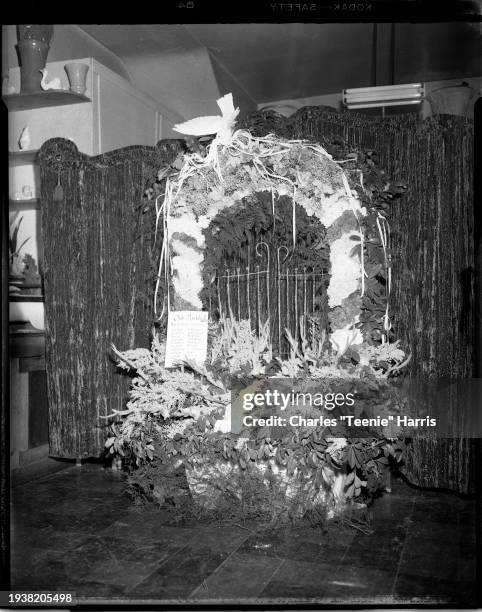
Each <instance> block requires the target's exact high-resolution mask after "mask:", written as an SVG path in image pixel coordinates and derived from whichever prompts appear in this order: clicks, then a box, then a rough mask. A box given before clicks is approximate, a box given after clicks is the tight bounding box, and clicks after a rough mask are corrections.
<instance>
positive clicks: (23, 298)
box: [8, 292, 45, 302]
mask: <svg viewBox="0 0 482 612" xmlns="http://www.w3.org/2000/svg"><path fill="white" fill-rule="evenodd" d="M8 301H9V302H44V301H45V298H44V296H43V295H27V294H25V293H20V292H19V293H10V294H9V296H8Z"/></svg>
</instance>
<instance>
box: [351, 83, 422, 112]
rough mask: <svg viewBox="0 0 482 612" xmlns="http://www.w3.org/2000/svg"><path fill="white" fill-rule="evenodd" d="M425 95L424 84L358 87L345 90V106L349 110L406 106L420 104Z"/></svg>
mask: <svg viewBox="0 0 482 612" xmlns="http://www.w3.org/2000/svg"><path fill="white" fill-rule="evenodd" d="M424 95H425V87H424V84H423V83H407V84H406V85H387V86H384V87H358V88H357V89H344V90H343V104H344V105H345V106H346V107H347V108H376V107H379V106H405V105H407V104H420V103H421V102H422V101H423V99H424Z"/></svg>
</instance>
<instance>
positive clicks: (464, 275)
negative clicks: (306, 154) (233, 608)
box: [244, 107, 475, 493]
mask: <svg viewBox="0 0 482 612" xmlns="http://www.w3.org/2000/svg"><path fill="white" fill-rule="evenodd" d="M244 123H245V127H248V128H249V129H251V130H252V131H253V132H254V133H256V134H257V135H265V134H267V133H269V132H273V133H275V134H277V135H279V136H284V137H286V138H307V139H311V140H315V141H318V142H321V143H322V144H323V142H332V141H333V139H334V138H342V139H343V140H344V141H345V142H347V143H348V144H349V145H352V146H353V147H354V148H357V149H365V150H374V151H377V153H378V155H379V163H380V167H381V168H383V169H384V170H385V171H386V174H387V177H388V178H389V179H391V180H394V181H401V182H403V183H405V184H406V185H407V187H408V190H407V193H406V194H405V195H404V197H403V198H402V199H401V200H398V201H395V202H394V204H393V206H392V209H391V217H390V225H391V229H392V244H393V279H394V283H393V295H392V304H391V311H392V315H393V317H394V319H395V326H396V332H397V337H400V338H401V340H402V343H403V345H404V347H405V348H406V349H407V350H408V351H409V352H410V353H411V354H412V361H411V364H410V374H411V375H412V376H424V377H426V376H430V377H439V378H441V377H447V378H450V377H452V378H465V377H471V376H474V371H473V367H474V334H475V329H474V322H475V313H474V199H473V134H474V131H473V122H472V121H469V120H467V119H464V118H461V117H455V116H446V115H442V116H437V117H432V118H430V119H427V120H421V119H419V118H418V117H416V116H415V115H399V116H393V117H390V118H385V119H382V118H374V117H368V116H363V115H361V114H352V113H342V114H340V113H335V112H330V111H329V110H326V109H325V108H320V107H305V108H303V109H301V110H299V111H297V112H296V113H295V114H294V115H292V116H291V117H289V118H285V117H282V116H280V115H277V114H276V113H274V112H272V111H271V112H266V113H263V112H259V113H254V114H252V115H251V116H250V117H248V118H247V119H246V120H245V122H244ZM472 457H473V442H472V441H471V440H466V439H462V440H439V441H435V440H430V439H415V440H414V441H413V444H412V451H411V453H410V454H409V456H408V459H407V464H406V466H405V473H406V474H407V476H408V477H409V479H410V480H411V481H412V482H414V483H415V484H419V485H422V486H438V487H445V488H450V489H452V490H455V491H459V492H462V493H468V492H472V491H473V488H474V469H475V465H474V461H473V460H471V458H472Z"/></svg>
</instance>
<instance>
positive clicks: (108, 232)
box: [39, 138, 180, 458]
mask: <svg viewBox="0 0 482 612" xmlns="http://www.w3.org/2000/svg"><path fill="white" fill-rule="evenodd" d="M179 150H180V145H179V143H178V142H177V141H164V142H163V143H160V144H159V145H158V146H157V147H127V148H125V149H120V150H118V151H113V152H110V153H106V154H104V155H99V156H97V157H89V156H87V155H83V154H81V153H79V152H78V150H77V148H76V147H75V145H74V144H73V143H72V142H70V141H67V140H64V139H58V138H56V139H52V140H49V141H47V142H46V143H45V144H44V145H43V146H42V148H41V150H40V152H39V163H40V173H41V224H42V235H43V242H44V266H43V267H44V270H43V272H44V287H45V320H46V327H45V329H46V368H47V388H48V401H49V442H50V455H51V456H55V457H64V458H66V457H79V458H82V457H98V456H99V455H100V454H101V453H102V452H103V448H104V440H105V438H106V420H105V419H102V416H105V415H107V414H110V413H112V411H113V410H122V409H123V408H124V407H125V402H126V398H127V389H128V384H129V380H128V377H126V376H125V374H122V373H119V371H118V370H117V369H116V367H115V365H114V363H113V361H112V360H111V359H110V357H109V349H110V344H111V343H114V344H115V345H116V346H117V347H118V348H119V349H122V350H123V349H128V348H134V347H138V346H141V347H142V346H143V347H148V346H149V337H150V331H151V328H152V324H153V312H152V303H153V302H152V291H153V287H154V275H155V271H154V268H153V265H152V261H153V258H154V257H155V250H156V249H158V248H159V244H157V245H156V244H154V241H153V237H154V233H153V221H154V219H155V213H154V202H153V201H150V202H147V201H146V200H145V199H144V198H143V195H144V192H145V189H146V187H147V186H148V185H149V184H151V183H152V182H153V181H154V180H155V177H156V176H157V172H158V170H159V169H160V168H161V167H163V166H165V165H167V164H169V163H170V162H171V161H172V160H173V159H174V157H175V156H176V154H177V153H178V152H179ZM59 182H60V185H61V186H62V190H63V198H62V200H61V201H56V200H55V199H54V192H55V187H56V185H57V184H58V183H59ZM161 238H162V236H161Z"/></svg>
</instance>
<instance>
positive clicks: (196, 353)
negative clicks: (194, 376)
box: [164, 310, 208, 368]
mask: <svg viewBox="0 0 482 612" xmlns="http://www.w3.org/2000/svg"><path fill="white" fill-rule="evenodd" d="M207 348H208V313H207V312H206V311H202V310H171V312H170V313H169V317H168V320H167V342H166V361H165V364H164V365H165V367H166V368H172V366H174V365H177V364H179V363H182V362H183V361H196V362H199V363H204V362H205V361H206V352H207Z"/></svg>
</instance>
